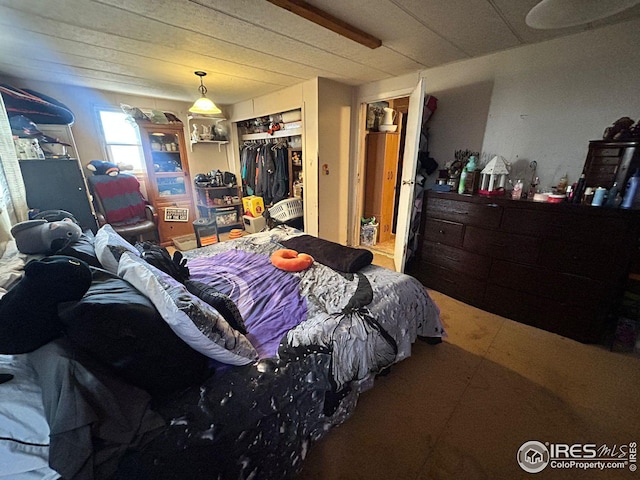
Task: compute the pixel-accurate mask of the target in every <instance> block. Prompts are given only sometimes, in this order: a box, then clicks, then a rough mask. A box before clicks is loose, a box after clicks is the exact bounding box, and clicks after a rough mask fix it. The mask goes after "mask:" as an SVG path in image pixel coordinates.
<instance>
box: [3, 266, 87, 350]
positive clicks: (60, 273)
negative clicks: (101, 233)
mask: <svg viewBox="0 0 640 480" xmlns="http://www.w3.org/2000/svg"><path fill="white" fill-rule="evenodd" d="M91 279H92V277H91V269H90V268H89V265H87V264H86V263H85V262H83V261H82V260H80V259H77V258H73V257H67V256H64V255H52V256H50V257H45V258H43V259H42V260H32V261H30V262H29V263H27V264H26V265H25V266H24V276H23V277H22V278H21V279H20V281H19V282H18V283H17V284H16V285H15V286H14V287H12V288H11V289H10V290H9V291H8V292H7V293H6V294H5V295H4V296H3V297H2V298H1V299H0V354H10V355H13V354H19V353H27V352H31V351H33V350H35V349H36V348H39V347H41V346H42V345H44V344H45V343H48V342H50V341H51V340H53V339H54V338H57V337H59V336H61V335H62V333H63V328H64V326H63V324H62V322H61V321H60V319H59V317H58V304H60V303H63V302H70V301H74V300H79V299H81V298H82V297H83V295H84V294H85V293H86V292H87V290H89V286H90V285H91Z"/></svg>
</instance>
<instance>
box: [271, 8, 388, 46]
mask: <svg viewBox="0 0 640 480" xmlns="http://www.w3.org/2000/svg"><path fill="white" fill-rule="evenodd" d="M267 1H268V2H269V3H272V4H274V5H276V6H278V7H280V8H284V9H285V10H288V11H290V12H291V13H295V14H296V15H298V16H300V17H302V18H304V19H306V20H309V21H310V22H313V23H315V24H317V25H320V26H321V27H324V28H327V29H329V30H331V31H332V32H335V33H337V34H338V35H342V36H343V37H346V38H348V39H350V40H353V41H354V42H358V43H359V44H361V45H364V46H365V47H369V48H371V49H374V48H378V47H379V46H380V45H382V40H380V39H379V38H376V37H374V36H373V35H369V34H368V33H366V32H363V31H362V30H360V29H358V28H356V27H354V26H353V25H349V24H348V23H347V22H344V21H342V20H340V19H339V18H336V17H334V16H333V15H330V14H328V13H327V12H325V11H323V10H320V9H319V8H317V7H314V6H313V5H310V4H308V3H307V2H305V1H304V0H267Z"/></svg>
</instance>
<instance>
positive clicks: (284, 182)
mask: <svg viewBox="0 0 640 480" xmlns="http://www.w3.org/2000/svg"><path fill="white" fill-rule="evenodd" d="M272 150H273V151H274V153H275V159H274V164H275V172H274V176H273V203H274V204H275V203H278V202H279V201H280V200H284V199H285V198H287V197H289V194H290V192H289V166H288V159H287V148H286V144H282V143H280V144H278V145H276V146H275V147H272Z"/></svg>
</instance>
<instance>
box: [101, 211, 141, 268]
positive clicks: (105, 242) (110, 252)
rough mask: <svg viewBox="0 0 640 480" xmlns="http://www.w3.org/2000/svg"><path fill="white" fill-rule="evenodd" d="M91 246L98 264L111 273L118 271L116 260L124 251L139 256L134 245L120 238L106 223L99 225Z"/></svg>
mask: <svg viewBox="0 0 640 480" xmlns="http://www.w3.org/2000/svg"><path fill="white" fill-rule="evenodd" d="M93 246H94V248H95V250H96V256H97V257H98V261H99V262H100V265H102V268H104V269H105V270H109V271H110V272H111V273H118V261H119V260H120V256H121V255H122V254H123V253H124V252H131V253H133V254H134V255H137V256H140V252H138V250H136V247H134V246H133V245H131V244H130V243H129V242H127V241H126V240H125V239H124V238H122V237H121V236H120V235H119V234H118V232H116V231H115V230H114V229H113V227H112V226H111V225H109V224H108V223H107V224H106V225H104V226H102V227H100V229H99V230H98V233H96V238H95V240H94V242H93Z"/></svg>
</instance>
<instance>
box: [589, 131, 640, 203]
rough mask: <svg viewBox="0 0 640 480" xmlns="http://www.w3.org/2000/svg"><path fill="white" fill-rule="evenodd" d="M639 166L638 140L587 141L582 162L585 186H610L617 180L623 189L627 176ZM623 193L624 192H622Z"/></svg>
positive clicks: (622, 189) (639, 148)
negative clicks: (585, 153)
mask: <svg viewBox="0 0 640 480" xmlns="http://www.w3.org/2000/svg"><path fill="white" fill-rule="evenodd" d="M637 168H640V142H605V141H598V140H594V141H592V142H589V152H588V153H587V159H586V160H585V163H584V168H583V170H582V171H583V173H584V174H585V185H586V186H587V187H604V188H607V189H609V188H611V187H612V186H613V182H617V184H618V188H619V189H620V190H621V191H624V189H625V187H626V185H627V181H628V180H629V177H630V176H631V175H633V173H634V172H635V170H636V169H637ZM623 193H624V192H623Z"/></svg>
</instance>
